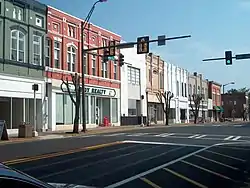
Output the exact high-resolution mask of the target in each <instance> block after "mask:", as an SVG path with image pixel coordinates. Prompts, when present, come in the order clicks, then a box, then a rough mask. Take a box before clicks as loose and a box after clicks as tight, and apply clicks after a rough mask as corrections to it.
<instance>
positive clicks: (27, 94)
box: [0, 75, 46, 135]
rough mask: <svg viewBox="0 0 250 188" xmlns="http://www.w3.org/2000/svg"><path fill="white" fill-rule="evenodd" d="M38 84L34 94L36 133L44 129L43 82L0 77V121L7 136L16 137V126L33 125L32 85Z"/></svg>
mask: <svg viewBox="0 0 250 188" xmlns="http://www.w3.org/2000/svg"><path fill="white" fill-rule="evenodd" d="M33 84H38V91H37V92H36V122H37V124H36V125H37V126H36V127H37V131H42V130H45V129H46V122H45V121H44V109H45V105H44V104H45V103H44V101H45V100H46V97H45V87H44V81H43V80H35V79H34V78H33V79H28V78H21V77H14V76H5V75H0V85H1V87H0V119H1V120H5V121H6V125H7V129H8V132H9V134H11V135H17V134H18V126H19V125H20V123H22V122H25V123H29V124H31V125H33V120H34V92H33V90H32V85H33Z"/></svg>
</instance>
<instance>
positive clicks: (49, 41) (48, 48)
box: [45, 38, 51, 66]
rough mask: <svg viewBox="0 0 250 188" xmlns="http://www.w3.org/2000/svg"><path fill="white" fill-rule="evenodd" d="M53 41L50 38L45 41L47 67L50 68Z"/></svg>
mask: <svg viewBox="0 0 250 188" xmlns="http://www.w3.org/2000/svg"><path fill="white" fill-rule="evenodd" d="M50 50H51V40H50V39H49V38H46V41H45V65H46V66H50V57H51V53H50Z"/></svg>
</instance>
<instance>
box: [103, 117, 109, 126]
mask: <svg viewBox="0 0 250 188" xmlns="http://www.w3.org/2000/svg"><path fill="white" fill-rule="evenodd" d="M103 125H104V127H108V126H109V120H108V118H107V117H104V118H103Z"/></svg>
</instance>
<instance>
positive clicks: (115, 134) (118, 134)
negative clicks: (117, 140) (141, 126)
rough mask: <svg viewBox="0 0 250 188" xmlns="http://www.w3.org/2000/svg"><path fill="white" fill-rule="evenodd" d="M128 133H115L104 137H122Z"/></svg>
mask: <svg viewBox="0 0 250 188" xmlns="http://www.w3.org/2000/svg"><path fill="white" fill-rule="evenodd" d="M125 134H126V133H114V134H107V135H103V136H121V135H125Z"/></svg>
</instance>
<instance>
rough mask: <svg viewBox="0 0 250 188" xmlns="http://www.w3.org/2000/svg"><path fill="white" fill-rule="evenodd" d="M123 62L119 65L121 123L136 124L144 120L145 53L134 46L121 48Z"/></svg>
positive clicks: (145, 114) (145, 107)
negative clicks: (141, 53)
mask: <svg viewBox="0 0 250 188" xmlns="http://www.w3.org/2000/svg"><path fill="white" fill-rule="evenodd" d="M121 53H122V54H123V55H124V60H125V64H124V65H123V66H122V67H121V125H137V124H141V123H142V117H143V123H145V121H146V116H147V103H146V64H145V55H138V54H137V49H136V48H130V49H122V50H121Z"/></svg>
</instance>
